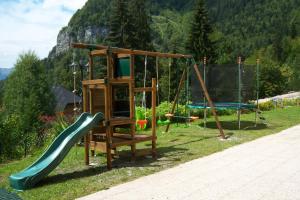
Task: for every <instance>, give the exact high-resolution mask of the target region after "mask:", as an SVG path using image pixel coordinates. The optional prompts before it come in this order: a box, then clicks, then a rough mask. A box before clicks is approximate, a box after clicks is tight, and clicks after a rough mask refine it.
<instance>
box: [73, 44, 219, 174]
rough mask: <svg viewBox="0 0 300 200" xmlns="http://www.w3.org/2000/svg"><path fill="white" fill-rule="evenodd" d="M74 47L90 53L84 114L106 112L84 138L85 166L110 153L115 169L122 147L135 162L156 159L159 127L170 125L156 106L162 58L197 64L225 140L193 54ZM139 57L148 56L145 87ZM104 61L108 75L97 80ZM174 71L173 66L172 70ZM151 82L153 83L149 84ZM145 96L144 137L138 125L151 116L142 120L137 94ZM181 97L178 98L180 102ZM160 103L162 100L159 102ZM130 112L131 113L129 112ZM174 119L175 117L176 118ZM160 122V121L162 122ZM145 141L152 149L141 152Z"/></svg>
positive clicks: (145, 65)
mask: <svg viewBox="0 0 300 200" xmlns="http://www.w3.org/2000/svg"><path fill="white" fill-rule="evenodd" d="M72 47H73V48H77V49H87V50H89V53H88V56H89V66H88V75H87V78H86V79H85V80H83V81H82V93H83V112H90V113H91V114H96V113H98V112H102V113H103V115H104V117H105V120H104V122H103V123H101V124H99V125H98V126H97V127H95V128H94V129H93V130H92V131H90V133H89V134H87V135H86V136H85V138H84V142H85V163H86V164H87V165H88V164H89V153H90V152H91V154H92V155H94V154H95V151H100V152H104V153H106V158H107V168H108V169H111V168H112V161H113V155H115V154H117V149H118V148H119V147H121V146H130V147H131V156H132V159H134V158H135V157H136V156H139V155H147V154H152V157H153V158H155V157H156V140H157V137H156V124H158V123H167V124H168V125H167V126H168V127H169V125H170V123H169V122H168V121H162V120H160V119H158V121H157V119H156V103H157V90H158V88H159V83H157V79H156V78H158V77H159V74H158V71H159V70H158V58H174V59H175V58H176V59H188V60H191V61H193V63H194V69H195V72H196V74H197V76H198V78H199V83H200V87H201V88H202V89H203V91H204V94H205V96H206V98H207V99H208V103H209V105H210V107H211V109H212V112H213V114H214V116H215V120H216V123H217V126H218V128H219V131H220V136H221V137H222V138H225V135H224V132H223V129H222V127H221V124H220V123H219V120H218V116H217V114H216V112H215V110H214V105H213V103H212V101H211V100H210V97H209V94H208V91H207V89H206V86H205V84H204V82H203V80H202V76H201V74H200V71H199V70H198V67H197V64H196V63H195V61H194V60H193V59H192V56H191V55H183V54H170V53H159V52H150V51H141V50H132V49H124V48H116V47H109V46H103V45H96V44H83V43H73V44H72ZM137 56H145V63H144V70H145V71H144V85H143V87H136V84H135V80H136V75H135V74H136V69H138V68H139V67H140V66H138V65H136V62H135V58H136V57H137ZM99 57H100V58H102V59H103V61H104V62H105V64H106V74H105V75H104V77H102V78H96V71H97V69H99V66H98V65H96V64H97V63H96V62H94V60H95V59H96V58H99ZM148 57H154V58H156V71H157V74H156V76H157V77H156V78H152V79H151V86H149V85H148V84H147V81H146V79H147V78H148V77H147V64H148V63H147V59H148ZM169 68H170V67H169ZM185 74H186V73H185V72H184V73H183V76H182V77H181V80H180V88H181V87H182V83H183V79H184V77H185ZM148 82H149V81H148ZM138 93H142V94H143V95H142V97H143V98H142V107H143V108H144V112H145V113H146V109H147V105H146V93H148V94H151V115H152V117H151V134H150V135H149V134H141V133H139V130H137V124H138V126H140V127H142V128H144V126H145V124H146V121H142V120H147V115H146V116H145V117H144V119H138V120H137V116H136V112H135V108H136V107H135V104H136V101H135V100H136V94H138ZM177 98H178V95H176V99H175V101H174V102H176V101H177ZM158 102H159V100H158ZM126 110H129V112H125V111H126ZM174 110H175V106H174V105H173V107H172V110H171V112H170V114H172V115H173V114H174ZM173 117H174V116H173ZM159 121H160V122H159ZM124 127H126V128H127V130H128V132H126V133H124V132H121V131H120V129H121V128H124ZM141 142H151V148H150V149H137V144H138V143H141Z"/></svg>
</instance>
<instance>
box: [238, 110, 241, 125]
mask: <svg viewBox="0 0 300 200" xmlns="http://www.w3.org/2000/svg"><path fill="white" fill-rule="evenodd" d="M238 126H239V130H241V110H240V109H239V110H238Z"/></svg>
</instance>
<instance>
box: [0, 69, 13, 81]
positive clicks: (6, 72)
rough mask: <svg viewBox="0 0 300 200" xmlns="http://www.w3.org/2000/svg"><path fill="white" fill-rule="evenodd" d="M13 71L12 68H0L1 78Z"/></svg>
mask: <svg viewBox="0 0 300 200" xmlns="http://www.w3.org/2000/svg"><path fill="white" fill-rule="evenodd" d="M11 71H12V69H11V68H0V80H4V79H6V78H7V77H8V75H9V74H10V72H11Z"/></svg>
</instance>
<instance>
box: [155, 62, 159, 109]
mask: <svg viewBox="0 0 300 200" xmlns="http://www.w3.org/2000/svg"><path fill="white" fill-rule="evenodd" d="M158 65H159V63H158V57H156V91H157V103H158V105H159V102H160V100H159V74H158V73H159V72H158Z"/></svg>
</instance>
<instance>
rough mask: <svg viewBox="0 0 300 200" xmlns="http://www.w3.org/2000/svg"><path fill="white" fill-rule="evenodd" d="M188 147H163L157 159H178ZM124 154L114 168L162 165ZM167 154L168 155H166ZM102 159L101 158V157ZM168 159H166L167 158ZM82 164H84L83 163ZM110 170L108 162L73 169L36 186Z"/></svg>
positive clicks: (44, 179) (148, 157) (117, 160)
mask: <svg viewBox="0 0 300 200" xmlns="http://www.w3.org/2000/svg"><path fill="white" fill-rule="evenodd" d="M185 151H187V149H185V148H177V147H172V146H169V147H162V148H158V149H157V153H158V154H157V159H160V158H162V157H165V158H169V161H176V158H174V160H172V154H176V155H180V154H183V153H184V152H185ZM122 154H125V155H126V154H127V156H124V155H123V156H120V157H118V158H116V159H114V160H113V169H114V168H123V167H145V166H151V167H157V166H160V165H159V163H158V161H157V159H153V158H152V157H151V155H150V156H142V157H138V158H136V160H135V161H132V159H131V157H130V151H124V152H123V153H122ZM166 154H167V155H166ZM99 159H100V158H99ZM165 161H166V160H165ZM82 165H84V164H83V163H82ZM106 172H108V170H107V168H106V163H101V165H97V166H90V167H87V168H85V169H83V170H78V171H72V172H67V173H60V174H55V175H50V176H47V177H45V178H43V179H42V180H41V181H40V182H39V183H38V184H36V186H35V188H38V187H43V186H46V185H52V184H58V183H63V182H65V181H68V180H71V179H80V178H86V177H90V176H96V175H99V174H101V173H106Z"/></svg>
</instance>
